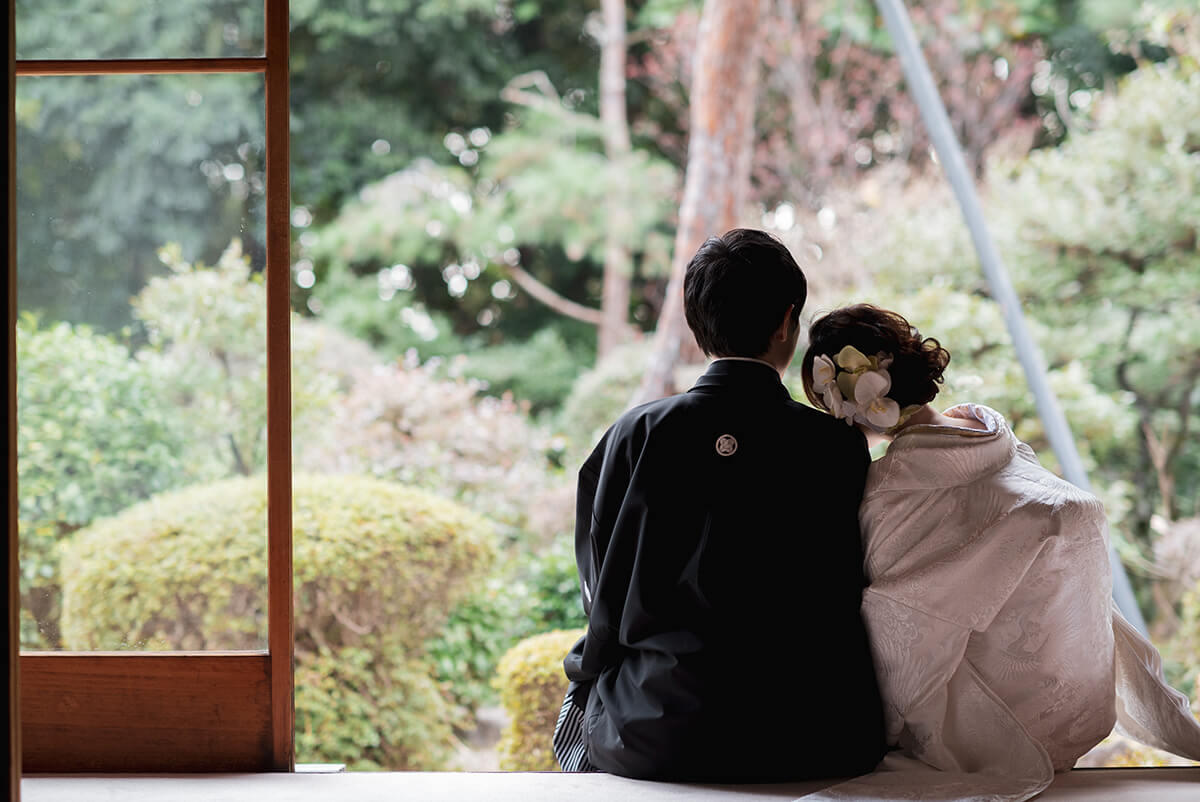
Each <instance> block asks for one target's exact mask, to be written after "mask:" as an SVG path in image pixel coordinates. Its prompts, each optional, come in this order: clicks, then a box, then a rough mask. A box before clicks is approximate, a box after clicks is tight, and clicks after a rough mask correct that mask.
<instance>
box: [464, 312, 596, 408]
mask: <svg viewBox="0 0 1200 802" xmlns="http://www.w3.org/2000/svg"><path fill="white" fill-rule="evenodd" d="M581 350H582V349H579V348H572V347H571V346H570V345H568V344H567V343H566V341H564V340H563V338H562V335H560V334H559V333H558V331H557V330H556V329H553V328H549V327H547V328H545V329H542V330H541V331H539V332H538V333H537V334H535V335H533V337H532V338H530V339H529V340H527V341H526V342H522V343H506V344H502V345H496V346H492V347H490V348H480V349H477V350H474V351H470V352H468V353H467V355H466V356H467V359H466V362H465V363H463V365H462V368H461V369H462V372H463V373H464V374H465V375H467V376H471V377H472V378H476V379H479V380H481V381H484V382H487V392H488V394H489V395H502V394H504V393H511V394H512V396H513V397H514V398H516V399H518V400H520V401H528V402H529V404H530V411H531V412H533V413H535V414H536V413H538V412H543V411H546V410H553V409H557V408H559V407H560V406H562V404H563V401H564V400H565V399H566V397H567V395H568V394H569V393H570V392H571V387H572V386H573V385H574V383H575V379H576V377H578V376H579V374H580V373H581V372H582V371H583V370H584V368H585V366H586V365H587V364H588V362H590V360H591V354H584V353H582V352H581Z"/></svg>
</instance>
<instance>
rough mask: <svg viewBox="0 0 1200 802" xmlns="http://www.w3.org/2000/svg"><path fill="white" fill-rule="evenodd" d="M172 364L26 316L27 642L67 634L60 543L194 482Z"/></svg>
mask: <svg viewBox="0 0 1200 802" xmlns="http://www.w3.org/2000/svg"><path fill="white" fill-rule="evenodd" d="M162 367H163V366H162V365H161V364H160V363H159V362H158V361H156V360H155V359H154V358H153V357H152V356H151V357H147V358H143V359H133V358H131V357H130V354H129V350H128V349H127V348H126V347H125V346H123V345H120V344H118V343H117V342H115V341H114V340H112V339H111V338H109V337H105V336H103V335H101V334H96V333H94V332H92V331H90V330H89V329H87V328H86V327H82V326H81V327H72V326H70V325H69V324H66V323H58V324H55V325H52V326H48V327H43V326H41V325H39V323H38V321H37V319H36V318H32V317H28V316H25V317H22V318H21V319H20V320H19V321H18V323H17V371H18V373H17V405H18V410H19V417H18V425H17V470H18V475H17V481H18V483H19V486H20V490H21V492H20V499H19V508H18V515H17V517H18V533H19V535H18V536H19V540H20V562H21V598H22V607H23V609H24V611H27V612H28V613H29V615H28V617H27V618H23V619H22V622H23V626H22V639H21V645H22V647H24V648H37V647H46V646H51V647H53V646H55V645H57V641H58V607H59V591H58V583H59V579H58V544H59V543H60V542H61V541H62V540H63V539H64V538H66V537H67V536H68V535H69V534H70V533H71V532H73V531H74V530H76V529H78V528H80V527H82V526H85V525H87V524H89V523H91V522H92V521H93V520H95V519H96V518H99V517H103V516H106V515H112V514H113V513H115V512H117V511H118V510H120V509H121V508H123V507H125V506H128V505H129V504H132V503H134V502H136V501H139V500H141V499H144V498H147V497H149V496H151V495H153V494H155V493H158V492H160V491H162V490H166V489H168V488H171V487H175V486H177V485H179V484H182V483H183V482H185V481H186V480H187V478H188V476H189V471H188V465H187V463H186V462H185V461H184V459H183V457H182V452H183V450H184V443H185V438H184V432H183V430H182V427H181V426H180V424H179V420H178V418H177V417H176V415H175V414H174V412H173V410H172V409H171V408H170V405H169V404H168V403H167V400H166V398H165V397H164V395H163V393H162V385H161V372H162Z"/></svg>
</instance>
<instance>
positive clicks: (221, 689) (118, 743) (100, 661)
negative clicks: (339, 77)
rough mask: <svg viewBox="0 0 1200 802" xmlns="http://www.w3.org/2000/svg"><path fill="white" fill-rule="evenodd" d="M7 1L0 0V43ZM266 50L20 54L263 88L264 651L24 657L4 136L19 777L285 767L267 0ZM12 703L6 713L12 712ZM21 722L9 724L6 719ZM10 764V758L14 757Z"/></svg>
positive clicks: (286, 504)
mask: <svg viewBox="0 0 1200 802" xmlns="http://www.w3.org/2000/svg"><path fill="white" fill-rule="evenodd" d="M13 8H14V3H13V2H12V0H10V1H9V20H10V30H9V41H10V47H11V46H13V45H14V44H15V39H14V36H13V32H12V27H13V24H12V21H13ZM264 12H265V48H264V55H263V56H261V57H254V58H221V59H196V58H187V59H171V58H157V59H117V60H99V59H80V60H59V59H55V60H27V61H17V62H15V64H14V62H13V58H12V56H13V53H15V50H10V57H9V63H10V66H9V86H10V91H9V98H10V102H9V104H8V105H9V130H10V133H12V132H13V131H14V118H13V114H14V104H13V102H12V98H13V97H14V92H13V90H14V88H15V84H14V78H13V74H14V70H15V74H16V75H46V76H52V75H107V74H167V73H230V72H241V73H246V72H256V73H262V74H263V75H264V80H265V85H266V101H265V103H266V109H265V116H266V152H267V158H266V292H267V310H266V314H267V338H266V348H267V386H266V388H265V392H266V394H267V575H268V576H267V584H268V592H267V595H268V625H267V627H268V628H267V650H266V651H257V652H234V653H230V652H225V653H222V652H201V653H189V652H167V653H140V654H137V653H111V652H110V653H70V652H65V653H33V654H26V655H21V656H20V658H19V660H18V661H16V663H15V664H14V663H13V655H14V654H15V648H16V646H15V643H16V641H17V640H19V619H18V618H17V616H18V610H19V604H16V603H13V602H12V601H11V600H12V599H15V598H16V597H17V580H16V576H17V574H16V548H17V530H16V518H17V514H16V498H17V497H16V492H17V491H16V419H15V407H16V401H15V371H16V361H15V353H16V352H15V327H16V317H15V308H16V306H15V294H16V282H15V275H16V260H15V244H14V243H15V237H14V234H15V229H14V228H13V227H12V226H13V224H12V220H13V218H14V210H13V208H12V205H13V203H14V200H15V194H14V187H15V168H14V167H13V163H14V156H15V149H14V146H13V141H12V138H11V136H10V140H9V161H8V164H9V184H8V189H9V193H8V198H9V201H8V202H9V205H10V206H9V209H8V212H9V221H10V222H9V260H8V273H7V276H6V278H7V297H6V300H7V302H8V306H7V308H8V329H7V331H8V349H9V351H8V353H9V359H8V373H7V376H8V386H7V390H8V409H9V414H8V421H9V432H8V455H9V457H8V460H7V461H6V469H7V470H8V477H7V479H8V481H7V485H8V494H9V495H8V499H9V519H8V525H9V548H8V559H9V561H10V562H9V565H8V568H9V574H8V576H9V579H8V591H9V599H10V604H9V611H10V616H9V624H8V625H9V627H10V646H9V648H10V658H9V662H10V669H13V668H15V669H17V670H19V672H20V680H19V684H18V683H17V681H16V679H15V676H16V674H15V672H14V673H13V675H12V676H13V677H14V679H13V680H12V682H11V683H10V695H11V694H13V689H14V688H17V687H19V697H20V698H19V699H16V700H15V702H16V703H17V704H19V705H20V709H21V711H22V712H21V716H20V718H19V719H18V718H17V717H16V714H15V713H14V714H13V717H12V722H13V723H11V724H10V734H11V737H12V739H13V743H14V749H16V748H20V749H21V750H22V751H21V752H20V753H19V754H20V755H21V757H20V758H19V760H20V763H19V764H18V765H23V767H24V770H25V771H26V772H56V773H59V772H79V771H87V772H167V771H170V772H179V771H189V772H199V771H292V770H293V769H294V768H295V754H294V728H295V724H294V722H295V712H294V679H293V648H292V640H293V623H292V520H291V518H292V484H291V482H292V454H291V344H290V331H291V306H290V299H289V292H290V287H291V253H290V249H291V244H290V228H289V227H290V220H289V218H290V202H291V201H290V199H291V193H290V180H289V167H288V165H289V153H288V144H289V136H288V108H289V96H288V93H289V86H288V52H289V51H288V0H264ZM13 710H16V708H15V707H14V708H13ZM18 720H19V722H20V724H19V729H18V726H17V724H16V723H15V722H17V721H18ZM12 754H13V755H14V759H18V758H16V755H17V754H18V753H17V752H13V753H12Z"/></svg>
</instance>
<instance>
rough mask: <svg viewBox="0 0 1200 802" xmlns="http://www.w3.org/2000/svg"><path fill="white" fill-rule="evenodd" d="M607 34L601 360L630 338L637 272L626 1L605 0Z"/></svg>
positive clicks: (602, 78) (602, 115) (602, 92)
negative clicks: (632, 251)
mask: <svg viewBox="0 0 1200 802" xmlns="http://www.w3.org/2000/svg"><path fill="white" fill-rule="evenodd" d="M601 9H602V11H603V14H604V33H603V36H602V38H601V41H600V124H601V126H602V128H603V131H604V153H605V155H606V156H607V157H608V164H609V171H608V174H609V176H610V178H611V182H612V183H611V184H610V185H609V189H608V195H607V200H606V204H605V205H606V206H607V207H608V208H607V210H606V211H607V214H606V215H605V216H606V218H607V226H606V230H605V235H604V288H603V294H602V295H601V300H600V311H601V322H600V332H599V340H598V345H597V357H598V358H603V357H604V355H605V354H607V353H609V352H610V351H612V349H613V348H614V347H616V346H617V345H620V344H621V343H622V342H623V341H624V340H626V339H628V337H629V333H630V329H629V285H630V280H631V277H632V274H633V260H632V257H631V256H630V248H629V229H630V224H631V223H632V220H630V215H629V203H628V196H629V182H628V173H627V171H628V170H629V154H630V152H631V150H632V147H631V146H630V142H629V121H628V119H627V117H626V109H625V55H626V41H625V0H602V2H601Z"/></svg>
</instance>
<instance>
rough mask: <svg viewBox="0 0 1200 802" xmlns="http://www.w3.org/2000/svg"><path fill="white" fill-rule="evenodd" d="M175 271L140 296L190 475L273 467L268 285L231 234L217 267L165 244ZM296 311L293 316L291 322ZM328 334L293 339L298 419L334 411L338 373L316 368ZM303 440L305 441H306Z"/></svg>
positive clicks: (302, 426)
mask: <svg viewBox="0 0 1200 802" xmlns="http://www.w3.org/2000/svg"><path fill="white" fill-rule="evenodd" d="M158 256H159V259H160V260H161V261H162V262H163V264H164V265H165V266H166V267H167V268H169V270H170V271H171V272H170V274H169V275H166V276H156V277H154V278H152V279H151V280H150V281H149V283H147V284H146V286H145V287H144V288H143V289H142V291H141V292H139V293H138V294H137V296H136V297H135V298H134V299H133V301H132V305H133V311H134V315H135V317H136V318H137V319H138V320H139V321H141V324H142V325H143V326H144V328H145V332H146V336H147V338H148V339H149V343H150V344H149V346H148V347H147V348H145V349H143V354H141V356H143V357H146V358H149V357H151V356H153V357H156V358H157V359H158V360H159V361H160V362H161V364H162V365H163V375H162V378H161V386H160V388H159V392H160V393H161V394H163V395H165V396H167V398H168V400H169V401H171V402H172V403H173V404H174V405H175V408H176V410H177V411H176V414H177V415H179V416H180V417H181V418H184V419H186V421H187V423H186V426H187V432H188V445H189V450H188V453H187V459H188V462H189V465H191V466H193V472H194V473H195V474H197V475H198V476H200V477H203V479H206V480H211V479H221V478H224V477H227V476H234V475H239V474H240V475H242V476H249V475H251V474H254V473H258V472H260V471H262V470H264V469H265V468H266V464H267V393H266V381H267V351H266V340H267V290H266V286H265V285H264V283H263V276H262V274H261V273H254V272H253V271H252V270H251V269H250V260H249V258H248V257H247V256H246V255H244V254H243V253H242V246H241V243H240V242H239V241H237V240H234V241H233V242H231V243H230V244H229V247H228V248H226V249H225V251H224V253H222V254H221V258H220V259H219V260H218V261H217V263H216V264H215V265H213V266H212V267H208V266H206V265H204V264H201V263H195V264H192V263H189V262H187V261H185V260H184V258H183V256H182V253H181V251H180V248H179V246H178V245H168V246H166V247H164V248H161V249H160V250H159V253H158ZM294 319H295V316H293V320H294ZM327 339H328V338H327V337H322V336H321V334H320V332H319V331H317V330H314V329H313V327H311V326H296V327H294V328H293V336H292V347H291V357H292V378H291V388H292V390H291V401H292V424H293V426H294V428H295V430H296V431H297V432H307V431H312V430H317V429H319V428H320V427H321V426H322V425H323V424H324V422H325V421H326V420H327V419H328V417H329V408H330V405H331V404H332V403H333V400H334V396H335V392H336V389H337V379H336V378H335V376H333V375H330V374H328V373H325V372H322V371H321V370H319V369H318V367H319V365H320V362H319V350H320V348H321V347H322V346H323V345H324V344H325V343H324V341H325V340H327ZM303 443H304V441H303V440H301V441H300V445H303Z"/></svg>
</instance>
